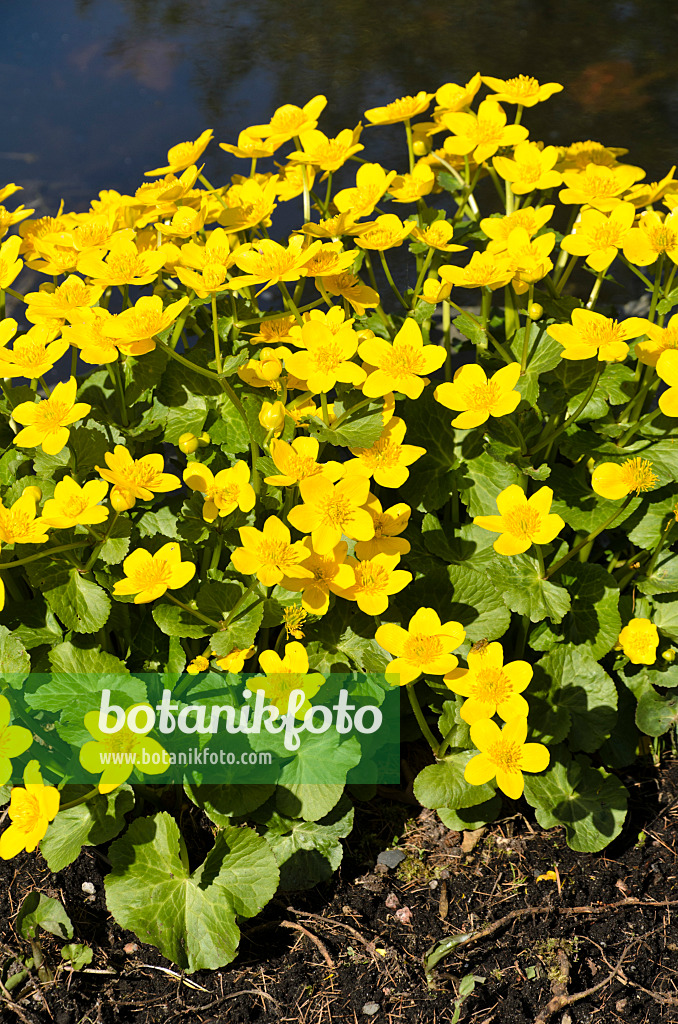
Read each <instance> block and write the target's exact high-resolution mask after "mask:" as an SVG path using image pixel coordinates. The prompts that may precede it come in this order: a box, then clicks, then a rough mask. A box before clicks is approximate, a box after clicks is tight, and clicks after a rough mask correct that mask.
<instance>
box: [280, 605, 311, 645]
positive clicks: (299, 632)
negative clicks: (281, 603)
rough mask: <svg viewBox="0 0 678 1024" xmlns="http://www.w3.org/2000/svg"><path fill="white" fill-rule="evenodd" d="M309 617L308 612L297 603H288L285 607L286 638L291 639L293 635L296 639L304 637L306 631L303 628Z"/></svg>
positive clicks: (284, 624)
mask: <svg viewBox="0 0 678 1024" xmlns="http://www.w3.org/2000/svg"><path fill="white" fill-rule="evenodd" d="M307 618H308V615H307V613H306V612H305V611H304V609H303V608H302V607H301V605H297V604H288V605H286V607H285V608H283V626H284V627H285V639H287V640H289V638H290V637H291V636H293V637H294V639H295V640H303V639H304V631H303V629H302V628H301V627H302V626H303V625H304V623H305V622H306V619H307Z"/></svg>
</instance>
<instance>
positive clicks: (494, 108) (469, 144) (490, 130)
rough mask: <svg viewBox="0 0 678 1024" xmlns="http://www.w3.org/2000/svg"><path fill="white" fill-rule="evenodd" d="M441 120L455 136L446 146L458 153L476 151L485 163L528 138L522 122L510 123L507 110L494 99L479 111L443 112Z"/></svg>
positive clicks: (477, 158)
mask: <svg viewBox="0 0 678 1024" xmlns="http://www.w3.org/2000/svg"><path fill="white" fill-rule="evenodd" d="M441 123H442V124H443V125H444V126H445V128H448V129H449V130H450V131H451V132H452V135H453V138H451V139H446V140H445V149H446V150H448V152H450V153H453V154H456V155H458V156H466V155H469V154H471V153H472V154H473V159H474V160H475V162H476V163H477V164H481V163H483V162H484V161H485V160H488V159H489V158H490V157H491V156H494V154H495V153H496V152H497V150H498V149H499V148H500V147H501V146H516V145H518V143H519V142H524V141H525V139H526V138H527V134H528V133H527V128H525V127H524V126H523V125H521V124H510V125H507V124H506V113H505V111H504V110H503V108H502V107H501V106H500V105H499V103H497V102H496V100H494V99H486V100H483V102H482V103H481V104H480V106H479V107H478V113H477V114H471V113H468V114H466V113H452V114H443V115H442V117H441Z"/></svg>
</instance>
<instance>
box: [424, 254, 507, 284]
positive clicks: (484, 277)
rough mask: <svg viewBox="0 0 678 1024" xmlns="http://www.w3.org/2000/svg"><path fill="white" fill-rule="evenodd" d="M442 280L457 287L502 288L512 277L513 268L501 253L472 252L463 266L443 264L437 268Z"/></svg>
mask: <svg viewBox="0 0 678 1024" xmlns="http://www.w3.org/2000/svg"><path fill="white" fill-rule="evenodd" d="M438 273H439V274H440V276H441V277H442V279H443V281H446V282H447V283H448V284H451V285H456V286H457V287H459V288H491V289H492V290H493V291H495V289H497V288H503V287H504V285H507V284H508V283H509V281H510V280H511V278H512V277H513V270H512V269H511V266H510V264H509V263H508V261H507V260H506V258H505V256H503V255H498V256H497V255H495V254H494V253H491V252H474V253H473V255H472V257H471V262H470V263H469V264H467V266H465V267H452V266H443V267H439V268H438Z"/></svg>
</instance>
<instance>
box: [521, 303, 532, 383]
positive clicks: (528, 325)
mask: <svg viewBox="0 0 678 1024" xmlns="http://www.w3.org/2000/svg"><path fill="white" fill-rule="evenodd" d="M533 298H534V285H533V284H531V285H530V291H529V294H528V299H527V308H528V310H529V309H530V306H531V305H532V300H533ZM524 330H525V333H524V334H523V353H522V357H521V360H520V373H521V376H522V374H524V373H525V371H526V370H527V357H528V355H529V354H530V334H531V333H532V319H531V317H530V314H529V312H528V314H527V319H526V320H525V328H524Z"/></svg>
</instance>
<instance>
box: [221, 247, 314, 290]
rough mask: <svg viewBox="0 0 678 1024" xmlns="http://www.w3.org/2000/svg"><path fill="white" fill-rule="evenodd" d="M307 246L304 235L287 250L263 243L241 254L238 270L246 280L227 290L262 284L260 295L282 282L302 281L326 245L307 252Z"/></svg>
mask: <svg viewBox="0 0 678 1024" xmlns="http://www.w3.org/2000/svg"><path fill="white" fill-rule="evenodd" d="M304 244H305V242H304V236H303V235H293V236H292V238H290V240H289V245H288V246H287V248H285V246H283V245H279V244H278V243H277V242H274V241H272V239H269V238H263V239H261V241H259V242H256V243H254V244H253V245H252V246H251V247H250V248H249V249H246V250H245V251H242V250H241V251H240V252H239V253H238V255H237V256H236V257H235V263H236V266H238V267H239V268H240V270H243V271H244V272H245V273H244V275H243V276H242V277H234V278H232V279H231V280H230V281H228V282H227V283H226V284H225V286H224V287H226V288H232V289H233V290H234V291H239V290H240V289H241V288H245V287H249V285H251V284H260V285H262V287H261V288H260V289H259V292H257V294H258V295H259V294H261V292H262V291H265V290H266V289H267V288H269V287H270V286H271V285H273V284H278V283H279V282H280V281H298V280H299V278H300V277H304V276H305V275H306V269H305V264H306V263H307V262H308V261H309V260H310V259H311V258H312V257H313V256H315V254H316V252H317V251H318V249H320V247H321V245H322V242H320V241H317V242H312V243H311V245H309V246H308V247H307V248H306V249H304Z"/></svg>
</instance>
